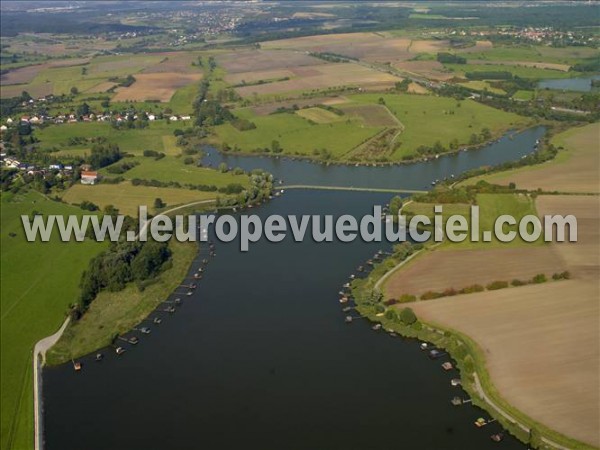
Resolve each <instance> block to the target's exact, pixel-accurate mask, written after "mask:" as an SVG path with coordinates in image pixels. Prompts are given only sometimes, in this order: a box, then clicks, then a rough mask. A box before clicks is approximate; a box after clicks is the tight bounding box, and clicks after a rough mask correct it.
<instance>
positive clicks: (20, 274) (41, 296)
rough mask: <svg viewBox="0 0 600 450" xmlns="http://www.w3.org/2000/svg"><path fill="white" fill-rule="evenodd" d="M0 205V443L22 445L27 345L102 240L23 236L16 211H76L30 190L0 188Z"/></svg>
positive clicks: (55, 314) (60, 306)
mask: <svg viewBox="0 0 600 450" xmlns="http://www.w3.org/2000/svg"><path fill="white" fill-rule="evenodd" d="M1 206H2V215H1V224H2V236H1V241H0V242H1V244H2V251H1V254H0V258H1V262H2V271H1V276H0V279H1V281H2V283H1V285H2V286H1V293H2V295H1V299H2V300H1V311H2V313H1V325H2V326H1V336H2V339H1V350H2V351H1V353H2V356H1V358H2V365H1V375H2V376H1V377H0V380H1V383H2V384H1V386H2V409H1V412H2V439H1V448H2V449H3V450H6V449H27V448H33V388H32V379H31V377H32V367H31V365H32V360H31V355H32V351H33V347H34V345H35V343H36V342H37V341H38V340H40V339H41V338H43V337H45V336H48V335H50V334H52V333H54V332H55V331H56V330H57V329H58V328H59V327H60V325H61V323H62V322H63V320H64V318H65V313H66V312H67V309H68V306H69V304H72V303H75V302H76V300H77V297H78V295H79V280H80V277H81V273H82V272H83V270H84V269H85V268H86V267H87V264H88V261H89V260H90V259H91V258H92V257H93V256H95V255H96V254H97V253H99V252H100V251H101V250H102V249H103V248H104V245H103V244H100V243H95V242H91V241H85V242H81V243H74V242H71V243H63V242H61V241H60V240H59V239H58V238H57V236H56V235H55V236H53V238H52V239H51V241H50V242H47V243H41V242H35V243H30V242H27V241H26V239H25V235H24V232H23V228H22V224H21V218H20V216H21V214H26V215H29V214H31V213H32V211H34V210H35V211H38V212H40V213H42V214H44V215H46V214H63V215H67V214H82V213H83V211H82V210H80V209H79V208H75V207H73V206H69V205H65V204H62V203H57V202H53V201H51V200H48V199H46V198H45V197H43V196H42V195H40V194H38V193H35V192H31V193H27V194H23V195H20V194H19V195H17V196H13V195H11V194H3V195H2V197H1ZM11 233H15V234H16V236H14V237H11V236H10V234H11Z"/></svg>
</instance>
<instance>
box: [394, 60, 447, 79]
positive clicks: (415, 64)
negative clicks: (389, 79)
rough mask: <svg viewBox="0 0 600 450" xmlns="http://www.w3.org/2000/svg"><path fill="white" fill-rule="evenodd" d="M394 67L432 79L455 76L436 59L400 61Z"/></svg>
mask: <svg viewBox="0 0 600 450" xmlns="http://www.w3.org/2000/svg"><path fill="white" fill-rule="evenodd" d="M394 67H395V68H397V69H399V70H404V71H406V72H410V73H414V74H416V75H421V76H423V77H426V78H429V79H432V80H439V81H445V80H449V79H451V78H454V76H455V75H454V74H453V73H451V72H449V71H448V69H446V68H445V67H444V65H443V64H442V63H441V62H438V61H400V62H397V63H395V64H394Z"/></svg>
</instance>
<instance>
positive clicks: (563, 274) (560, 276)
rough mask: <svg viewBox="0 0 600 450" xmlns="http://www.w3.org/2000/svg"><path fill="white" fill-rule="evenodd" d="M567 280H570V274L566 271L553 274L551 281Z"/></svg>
mask: <svg viewBox="0 0 600 450" xmlns="http://www.w3.org/2000/svg"><path fill="white" fill-rule="evenodd" d="M569 278H571V274H570V272H569V271H568V270H566V271H564V272H560V273H555V274H554V275H552V279H553V280H555V281H556V280H568V279H569Z"/></svg>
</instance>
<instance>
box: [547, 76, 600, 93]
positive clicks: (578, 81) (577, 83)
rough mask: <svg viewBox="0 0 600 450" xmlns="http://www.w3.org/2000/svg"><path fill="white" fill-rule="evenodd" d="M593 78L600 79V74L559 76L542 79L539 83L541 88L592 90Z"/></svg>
mask: <svg viewBox="0 0 600 450" xmlns="http://www.w3.org/2000/svg"><path fill="white" fill-rule="evenodd" d="M592 80H600V75H593V76H591V77H583V78H557V79H551V80H541V81H540V82H539V83H538V88H540V89H557V90H559V91H577V92H590V91H591V90H592Z"/></svg>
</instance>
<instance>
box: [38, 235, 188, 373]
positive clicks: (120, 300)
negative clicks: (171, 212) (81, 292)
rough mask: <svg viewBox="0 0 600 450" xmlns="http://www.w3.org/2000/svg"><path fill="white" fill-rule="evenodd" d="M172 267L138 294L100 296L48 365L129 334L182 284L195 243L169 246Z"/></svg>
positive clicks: (55, 349)
mask: <svg viewBox="0 0 600 450" xmlns="http://www.w3.org/2000/svg"><path fill="white" fill-rule="evenodd" d="M169 245H170V248H171V250H172V252H173V257H172V261H173V266H172V267H171V268H170V269H168V270H166V271H164V272H163V273H162V274H160V275H159V276H158V277H157V281H156V282H155V283H154V284H152V285H150V286H148V287H147V288H146V289H145V290H144V291H143V292H140V291H139V289H138V288H137V286H136V285H135V283H129V284H128V285H127V287H126V288H125V289H124V290H122V291H120V292H108V291H104V292H101V293H100V294H99V295H98V296H97V297H96V299H95V300H94V301H93V302H92V304H91V306H90V308H89V310H88V311H87V312H86V313H85V314H84V316H83V317H82V318H81V320H79V321H78V322H76V323H74V324H73V325H69V327H67V329H66V330H65V333H64V334H63V336H62V337H61V339H60V340H59V341H58V342H57V343H56V345H55V346H54V347H52V349H50V350H49V351H48V353H47V355H46V359H47V362H48V364H51V365H53V364H60V363H63V362H65V361H68V360H70V359H71V358H77V357H80V356H83V355H85V354H88V353H91V352H93V351H95V350H97V349H99V348H101V347H104V346H107V345H109V344H110V343H111V342H112V340H113V338H114V337H115V336H116V335H118V334H121V333H125V332H126V331H128V330H130V329H131V328H132V327H134V326H135V325H136V324H138V323H139V322H141V321H142V320H143V319H144V318H146V317H147V316H148V314H150V313H151V312H152V311H153V310H154V308H156V306H158V304H160V303H161V302H162V301H164V300H166V298H167V297H168V296H169V295H170V294H171V293H172V292H173V291H175V289H176V288H177V287H178V286H179V285H180V284H181V282H182V280H183V279H184V278H185V276H186V274H187V271H188V270H189V267H190V264H191V263H192V261H193V260H194V258H195V257H196V255H197V254H198V247H197V246H196V244H194V243H190V242H187V243H182V242H178V241H177V240H175V239H172V240H171V241H170V242H169Z"/></svg>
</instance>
